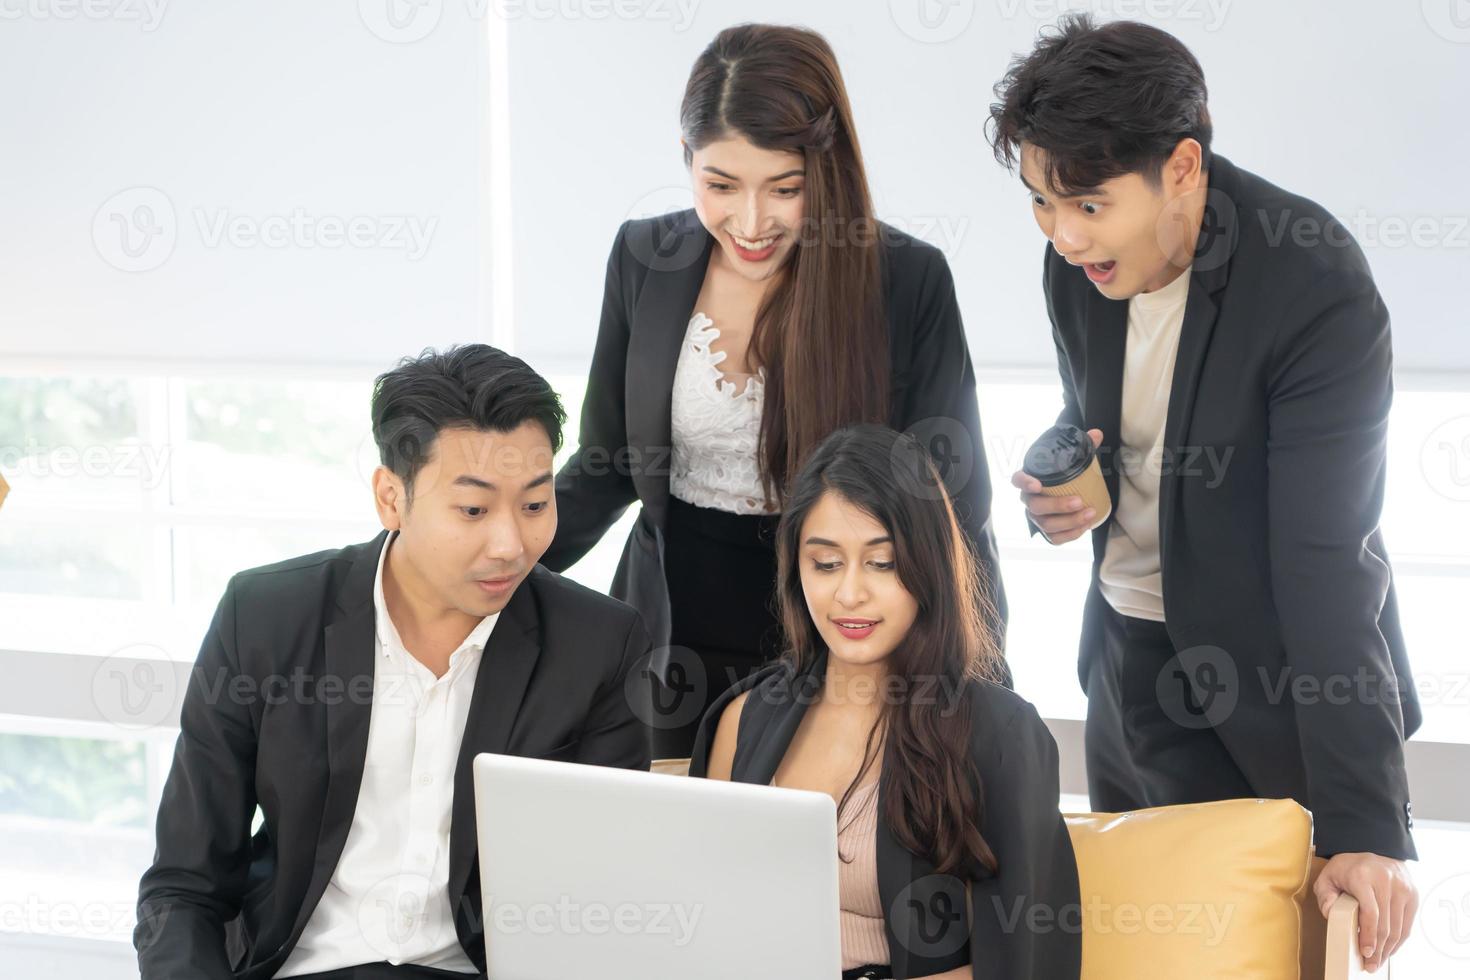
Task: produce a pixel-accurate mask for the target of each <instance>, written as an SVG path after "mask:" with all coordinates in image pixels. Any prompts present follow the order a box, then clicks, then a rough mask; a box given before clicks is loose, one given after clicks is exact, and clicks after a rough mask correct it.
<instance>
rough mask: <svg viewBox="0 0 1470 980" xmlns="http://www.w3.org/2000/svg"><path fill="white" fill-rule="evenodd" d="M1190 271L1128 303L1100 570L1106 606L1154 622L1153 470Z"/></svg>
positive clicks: (1157, 583)
mask: <svg viewBox="0 0 1470 980" xmlns="http://www.w3.org/2000/svg"><path fill="white" fill-rule="evenodd" d="M1189 273H1190V270H1189V269H1185V270H1184V271H1183V272H1182V273H1180V274H1179V276H1178V277H1177V278H1175V279H1174V281H1173V282H1171V283H1169V284H1168V285H1166V286H1164V287H1163V288H1161V289H1156V290H1154V291H1153V292H1151V293H1139V294H1138V295H1137V296H1134V297H1133V298H1132V299H1130V300H1129V301H1128V339H1127V346H1126V348H1125V356H1124V361H1123V406H1122V407H1123V411H1122V416H1121V417H1122V423H1121V426H1120V431H1119V433H1118V436H1119V451H1118V456H1117V458H1116V459H1115V461H1114V465H1115V466H1116V467H1117V469H1118V504H1117V507H1116V508H1115V512H1114V516H1113V522H1112V524H1111V525H1110V527H1109V530H1108V544H1107V549H1106V551H1104V553H1103V561H1102V567H1101V568H1100V569H1099V570H1098V583H1099V586H1100V588H1101V590H1102V594H1103V598H1104V599H1106V600H1107V601H1108V605H1110V606H1112V607H1113V608H1114V609H1116V610H1117V611H1118V612H1120V613H1122V614H1123V615H1124V616H1132V617H1135V618H1137V619H1151V620H1153V621H1155V622H1160V623H1162V622H1163V621H1164V586H1163V578H1162V575H1161V574H1160V571H1159V567H1160V566H1159V475H1160V473H1161V472H1162V469H1163V464H1162V459H1163V449H1164V421H1165V419H1166V417H1167V416H1168V414H1169V391H1170V389H1171V388H1172V386H1173V383H1174V360H1175V356H1176V355H1177V353H1178V351H1179V331H1180V328H1181V327H1182V326H1183V324H1184V303H1185V300H1186V299H1188V297H1189Z"/></svg>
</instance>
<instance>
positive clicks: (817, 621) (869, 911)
mask: <svg viewBox="0 0 1470 980" xmlns="http://www.w3.org/2000/svg"><path fill="white" fill-rule="evenodd" d="M913 441H914V440H913V437H912V436H909V435H904V434H900V433H897V432H894V431H893V430H892V429H889V428H887V427H885V426H877V425H859V426H852V427H849V428H845V429H841V430H839V431H837V432H836V433H834V434H833V435H832V436H831V437H830V438H829V439H827V441H826V442H824V443H822V444H821V445H820V446H819V447H818V448H817V449H816V451H815V452H814V453H812V455H811V456H810V458H809V459H808V461H807V463H806V465H805V466H804V468H803V469H802V471H801V475H800V477H799V478H798V479H797V481H796V483H795V485H794V487H793V488H792V490H791V493H790V496H789V498H788V500H787V508H786V511H785V513H784V514H783V515H782V518H781V524H780V528H779V530H778V532H777V551H778V555H779V562H778V564H779V573H778V582H777V588H776V592H777V596H778V600H779V604H780V612H781V620H782V624H783V625H784V627H785V632H786V635H787V637H788V641H789V647H788V650H787V651H786V653H785V655H784V656H783V658H782V659H781V660H780V661H778V662H777V663H776V664H773V665H770V666H767V667H764V668H762V669H761V670H759V671H758V672H756V673H755V674H754V675H752V676H751V677H750V678H748V679H747V680H746V681H745V682H743V683H741V684H737V685H736V686H735V687H733V688H731V689H730V690H729V691H727V692H725V694H724V695H723V696H721V697H720V698H719V699H717V700H716V702H715V704H714V705H713V706H712V707H711V709H710V711H709V713H708V714H707V715H706V716H705V719H704V723H703V725H702V727H701V730H700V733H699V737H698V740H697V743H696V745H695V747H694V754H693V757H692V758H691V760H690V767H689V771H690V774H691V775H694V776H706V777H709V778H714V779H733V780H737V781H739V782H746V783H762V784H773V785H778V786H783V787H790V788H795V789H804V790H812V791H816V792H825V793H828V794H830V795H831V796H832V798H833V800H835V801H837V804H838V808H837V813H838V818H837V823H838V832H837V845H838V852H839V855H838V856H839V858H840V859H841V861H842V864H841V865H840V866H839V872H838V894H839V901H840V903H841V931H842V968H843V970H844V973H843V976H844V977H853V978H856V977H882V978H887V977H893V978H901V980H909V978H917V977H927V978H936V980H937V978H942V980H982V978H984V980H1021V978H1044V980H1066V978H1069V977H1070V978H1073V980H1075V978H1076V977H1077V976H1078V974H1079V972H1080V970H1081V958H1082V936H1081V925H1082V923H1081V918H1080V916H1081V905H1080V895H1079V890H1080V889H1079V884H1078V879H1077V863H1076V857H1075V855H1074V853H1073V850H1072V842H1071V837H1070V836H1069V835H1068V832H1067V827H1066V824H1065V822H1064V821H1063V819H1062V815H1061V814H1060V813H1059V812H1058V810H1057V800H1058V788H1057V787H1058V773H1057V748H1056V743H1055V742H1054V741H1053V740H1052V737H1051V734H1050V733H1049V732H1048V731H1047V728H1046V724H1045V723H1044V722H1043V721H1042V720H1041V718H1040V716H1039V715H1038V714H1037V712H1036V709H1035V708H1034V707H1033V706H1032V705H1031V704H1030V703H1028V702H1027V701H1025V700H1024V699H1022V698H1021V697H1019V696H1018V695H1016V694H1014V693H1012V692H1011V691H1009V690H1007V689H1006V688H1005V687H1003V686H1002V685H1001V684H999V683H997V680H996V678H997V676H998V675H997V670H998V668H999V666H1000V651H998V650H997V649H996V648H995V646H994V644H993V643H992V642H991V640H990V637H989V634H988V632H987V630H986V629H985V627H984V622H983V616H982V613H981V611H980V609H979V607H978V606H977V605H976V603H975V595H976V594H977V589H976V587H975V585H976V583H975V577H976V574H977V572H976V568H975V563H974V562H973V561H971V560H970V556H969V554H968V553H967V549H966V548H965V547H964V545H963V538H962V537H961V534H960V530H959V527H958V525H957V524H956V522H955V516H954V511H953V508H952V507H951V505H950V503H949V500H948V498H947V497H946V496H945V495H940V497H939V499H934V498H933V497H932V496H931V495H929V494H926V493H924V492H923V490H922V488H923V487H924V486H926V485H929V484H930V483H931V482H932V481H933V480H934V479H936V478H937V477H938V474H937V473H935V472H934V471H933V468H932V464H931V463H930V462H929V460H928V459H926V458H922V457H920V456H919V455H918V454H917V453H910V452H909V450H910V449H911V448H914V447H913V446H912V445H911V444H912V443H913ZM898 458H911V459H912V460H913V463H912V465H909V464H906V465H904V466H894V465H893V463H892V461H893V460H894V459H898ZM967 902H968V904H969V906H970V908H969V911H968V914H967V909H966V904H967ZM753 938H756V939H758V937H753ZM772 972H773V973H774V974H779V973H780V972H781V971H780V970H779V969H777V970H773V971H772Z"/></svg>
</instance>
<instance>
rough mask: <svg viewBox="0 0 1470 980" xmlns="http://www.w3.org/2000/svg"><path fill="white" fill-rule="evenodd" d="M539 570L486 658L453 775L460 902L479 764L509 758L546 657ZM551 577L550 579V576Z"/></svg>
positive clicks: (452, 873)
mask: <svg viewBox="0 0 1470 980" xmlns="http://www.w3.org/2000/svg"><path fill="white" fill-rule="evenodd" d="M538 574H539V569H538V570H537V571H533V572H532V573H531V575H530V576H528V577H527V578H526V580H525V581H524V582H522V583H521V584H520V586H519V587H518V588H517V589H516V591H515V594H514V595H512V596H511V599H510V602H509V603H507V604H506V607H505V609H504V610H502V611H501V614H500V618H499V619H498V620H496V622H495V629H494V630H493V631H491V633H490V639H489V640H488V641H487V643H486V645H485V650H484V652H483V653H482V654H481V659H480V669H479V670H478V671H477V672H476V674H475V689H474V691H473V692H472V693H471V694H470V710H469V716H468V717H467V718H466V719H465V725H464V736H463V738H462V740H461V741H460V746H459V758H458V761H457V762H456V763H455V770H454V811H453V815H452V816H451V818H450V828H449V895H450V897H451V899H453V900H454V901H455V906H456V907H459V899H460V897H461V896H463V895H464V892H465V889H466V887H467V886H468V884H469V880H470V871H471V865H472V864H473V863H474V855H475V842H476V837H475V780H474V770H473V767H474V760H475V756H477V755H479V754H480V753H481V752H495V753H501V754H504V753H506V752H507V751H508V750H509V749H510V738H511V732H512V730H513V727H514V725H515V720H516V714H517V713H518V712H519V710H520V707H521V700H522V698H523V697H524V696H525V693H526V687H527V685H529V684H530V682H531V674H532V673H533V672H534V671H535V668H536V661H537V659H538V658H539V657H540V655H541V630H540V624H539V622H538V614H537V609H536V597H535V594H534V592H533V583H534V582H535V580H536V576H537V575H538ZM548 574H549V573H548Z"/></svg>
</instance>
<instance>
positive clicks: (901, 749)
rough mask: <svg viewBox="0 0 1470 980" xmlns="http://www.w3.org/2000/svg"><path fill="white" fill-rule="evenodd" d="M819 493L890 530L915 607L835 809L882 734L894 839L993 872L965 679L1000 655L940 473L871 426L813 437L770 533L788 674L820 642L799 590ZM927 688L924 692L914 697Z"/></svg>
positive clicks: (995, 673)
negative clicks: (815, 441) (814, 443)
mask: <svg viewBox="0 0 1470 980" xmlns="http://www.w3.org/2000/svg"><path fill="white" fill-rule="evenodd" d="M828 493H833V494H836V495H837V496H838V497H840V498H841V499H843V500H844V501H846V502H847V503H849V504H851V505H852V506H854V507H857V508H859V509H860V510H862V511H864V512H865V513H867V514H869V515H870V516H872V518H873V519H874V520H875V521H877V522H878V523H879V524H881V525H882V526H883V527H884V528H885V529H886V530H887V532H888V534H889V535H890V536H891V537H892V538H893V549H894V563H895V571H896V572H897V574H898V578H899V581H900V582H901V583H902V584H903V587H904V588H905V589H906V590H907V591H908V592H909V594H910V595H912V596H913V597H914V598H915V599H916V600H917V601H918V605H919V609H918V614H917V615H916V616H915V618H914V622H913V625H912V626H911V627H910V629H909V631H908V633H907V634H906V635H905V636H904V638H903V639H902V640H900V641H899V644H898V646H897V648H896V649H895V650H894V651H893V653H892V654H890V655H889V658H888V672H889V677H890V679H898V680H899V681H900V682H899V683H897V684H895V685H891V686H890V685H884V686H883V690H884V691H894V690H896V691H898V692H902V693H901V696H900V697H897V698H893V697H885V698H884V703H883V705H882V709H881V714H880V716H879V718H878V721H877V722H876V723H875V724H874V727H873V729H872V730H871V731H870V732H869V735H868V741H867V747H866V748H865V750H864V753H863V764H862V766H861V767H860V768H859V771H858V774H857V776H856V778H854V780H853V781H852V783H851V784H850V785H849V786H848V787H847V790H846V791H845V792H844V793H843V796H842V801H841V803H839V811H840V809H841V807H842V806H844V805H845V804H846V803H847V799H848V797H849V796H850V795H851V794H852V792H853V790H854V789H855V788H856V787H857V786H858V785H859V783H860V782H861V780H862V778H863V775H864V773H865V772H866V771H867V770H868V768H869V767H870V766H871V764H872V763H873V761H874V760H875V753H874V749H873V746H874V741H875V739H876V737H877V736H878V734H879V733H880V731H881V732H882V733H883V734H884V735H885V736H886V747H885V749H884V767H885V769H886V772H887V779H888V781H889V785H890V787H891V789H890V791H889V792H888V794H887V796H886V803H885V809H884V814H883V816H884V819H885V821H886V823H887V824H888V827H889V828H890V830H891V831H892V832H893V835H894V838H895V839H896V840H897V841H898V842H899V843H900V844H902V845H903V846H904V847H905V848H907V849H908V850H910V851H912V852H913V853H915V854H921V855H928V856H929V857H930V858H931V860H932V861H933V863H934V866H935V870H936V871H937V872H938V873H941V874H945V873H951V872H959V873H966V874H969V875H971V876H974V875H975V874H976V873H977V872H978V869H980V868H984V869H986V870H989V871H991V872H994V871H995V869H996V860H995V855H994V854H993V853H992V852H991V850H990V847H989V846H988V845H987V844H986V843H985V838H984V837H983V836H981V834H980V826H981V816H982V813H983V810H984V787H983V786H981V784H980V776H979V773H978V772H977V770H976V768H975V764H974V761H973V759H972V757H971V754H970V727H971V726H970V721H971V714H970V712H971V710H972V704H971V700H972V699H971V682H972V681H974V680H978V679H987V680H997V679H998V677H999V675H1000V669H999V668H1000V663H1001V654H1000V651H999V650H998V649H997V648H996V646H995V642H994V640H993V638H992V634H991V631H990V630H989V629H987V628H986V624H987V623H989V622H992V621H993V619H994V616H995V611H994V609H991V608H987V607H986V606H987V603H986V600H985V599H984V595H985V593H984V592H983V591H982V589H981V588H980V585H981V583H980V575H981V572H980V569H979V566H978V564H977V563H976V562H975V560H974V557H973V555H972V554H971V552H970V547H969V544H968V543H967V541H966V539H965V537H964V535H963V533H962V532H961V531H960V527H959V524H958V523H957V522H956V520H955V515H954V508H953V506H952V505H951V503H950V499H949V495H948V494H947V493H946V492H945V490H944V484H943V481H942V480H941V479H940V476H939V473H938V471H937V470H936V469H935V467H934V464H933V461H932V460H931V459H930V457H929V454H928V452H927V451H926V450H925V449H924V448H923V446H922V444H921V443H920V442H919V441H918V440H917V439H915V438H914V437H913V436H912V435H909V434H902V435H901V434H899V433H897V432H895V431H894V430H893V429H890V428H888V427H887V426H883V425H854V426H849V427H847V428H843V429H840V430H838V431H836V432H834V433H832V434H831V436H829V437H828V438H827V439H826V440H824V441H823V442H822V443H821V444H820V445H819V446H818V447H817V448H816V450H815V451H814V452H813V453H812V455H811V457H810V458H809V459H808V460H807V461H806V463H805V464H804V465H803V466H802V468H801V471H800V473H799V474H798V475H797V477H796V479H795V481H794V483H793V485H792V487H791V492H790V495H789V499H788V501H787V506H786V509H785V511H784V513H783V514H782V515H781V522H780V525H779V526H778V528H777V531H776V550H777V556H776V557H777V576H776V578H777V582H776V593H777V596H776V599H777V602H778V604H779V607H780V616H781V623H782V626H783V628H784V630H785V635H786V641H787V650H786V652H785V654H784V655H785V656H786V657H788V658H789V660H790V661H791V664H792V666H793V667H794V668H795V671H796V673H797V674H800V673H801V672H802V671H803V670H805V669H807V668H809V667H810V666H811V665H812V662H813V660H814V658H816V657H818V656H819V655H820V653H821V651H822V649H823V647H824V644H823V641H822V638H821V635H820V634H819V633H818V632H817V626H816V623H814V622H813V621H812V617H811V614H810V613H809V612H808V609H807V604H806V596H805V593H804V592H803V590H802V586H801V557H800V555H801V534H802V525H803V524H804V523H805V521H806V517H807V515H808V514H809V513H810V512H811V510H812V508H813V507H815V506H816V504H817V502H818V501H820V500H821V499H822V497H823V496H824V495H826V494H828ZM926 691H927V692H929V694H930V696H929V697H925V696H924V695H925V693H926Z"/></svg>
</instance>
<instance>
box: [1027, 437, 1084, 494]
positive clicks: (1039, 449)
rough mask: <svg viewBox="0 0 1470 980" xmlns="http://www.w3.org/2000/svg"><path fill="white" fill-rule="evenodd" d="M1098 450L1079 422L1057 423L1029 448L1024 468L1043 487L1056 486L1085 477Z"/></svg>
mask: <svg viewBox="0 0 1470 980" xmlns="http://www.w3.org/2000/svg"><path fill="white" fill-rule="evenodd" d="M1096 453H1097V449H1096V447H1094V446H1093V444H1092V437H1091V436H1089V435H1088V434H1087V433H1086V432H1083V431H1082V430H1081V429H1079V428H1077V427H1076V426H1075V425H1066V424H1062V425H1054V426H1052V427H1051V428H1050V429H1047V430H1046V431H1045V432H1043V433H1042V434H1041V437H1040V438H1039V439H1037V440H1036V441H1035V442H1033V443H1032V444H1031V448H1030V449H1028V450H1026V459H1025V461H1024V462H1023V463H1022V464H1021V468H1022V469H1023V470H1025V472H1026V475H1027V476H1030V477H1034V478H1035V479H1037V480H1040V481H1041V484H1042V485H1043V486H1048V487H1054V486H1056V485H1057V484H1059V483H1066V482H1068V481H1070V480H1075V479H1077V477H1079V476H1081V475H1082V471H1083V470H1085V469H1087V465H1088V464H1089V463H1091V462H1092V457H1093V456H1094V455H1096Z"/></svg>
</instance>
